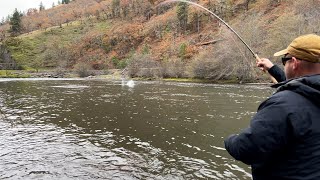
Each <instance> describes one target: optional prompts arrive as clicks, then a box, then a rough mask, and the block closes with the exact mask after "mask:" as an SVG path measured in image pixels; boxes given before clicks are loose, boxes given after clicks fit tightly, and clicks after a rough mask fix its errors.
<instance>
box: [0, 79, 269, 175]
mask: <svg viewBox="0 0 320 180" xmlns="http://www.w3.org/2000/svg"><path fill="white" fill-rule="evenodd" d="M271 93H272V90H271V89H270V88H269V87H267V86H254V85H209V84H193V83H163V82H158V81H154V82H153V81H149V82H143V81H138V82H137V81H136V82H135V85H134V86H133V87H128V86H126V84H125V83H122V82H121V81H106V80H80V79H64V80H63V79H56V80H49V79H46V80H40V79H24V80H11V79H1V80H0V108H1V115H0V179H99V178H100V179H159V180H160V179H168V180H171V179H235V180H238V179H239V180H242V179H251V174H250V168H249V167H248V166H247V165H245V164H243V163H241V162H237V161H235V160H234V159H233V158H232V157H231V156H230V155H229V154H228V153H227V152H226V150H225V149H224V144H223V140H224V139H225V138H226V137H227V136H229V135H230V134H233V133H239V132H240V131H241V129H243V128H245V127H247V126H248V123H249V120H250V118H251V117H252V116H253V115H254V113H255V111H256V109H257V107H258V105H259V103H260V102H262V101H263V100H264V99H265V98H267V97H268V96H269V95H270V94H271Z"/></svg>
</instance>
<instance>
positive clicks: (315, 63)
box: [225, 34, 320, 180]
mask: <svg viewBox="0 0 320 180" xmlns="http://www.w3.org/2000/svg"><path fill="white" fill-rule="evenodd" d="M275 56H283V58H282V62H283V64H284V71H285V76H286V79H288V80H286V81H283V82H281V83H279V84H277V85H276V86H277V87H278V89H277V91H276V92H275V93H274V94H273V95H272V96H271V97H270V98H268V99H267V100H265V101H264V102H263V103H261V104H260V106H259V108H258V111H257V113H256V115H255V116H254V117H253V118H252V120H251V123H250V126H249V127H248V128H247V129H245V130H244V131H243V132H241V133H240V134H239V135H231V136H230V137H229V138H227V139H226V140H225V147H226V149H227V151H228V152H229V153H230V155H231V156H233V157H234V158H235V159H237V160H240V161H242V162H244V163H246V164H248V165H251V167H252V176H253V179H254V180H261V179H263V180H264V179H266V180H270V179H271V180H283V179H290V180H294V179H299V180H301V179H308V180H319V179H320V36H317V35H314V34H309V35H304V36H300V37H298V38H296V39H295V40H293V41H292V43H291V44H290V45H289V46H288V47H287V48H286V49H284V50H282V51H279V52H277V53H275Z"/></svg>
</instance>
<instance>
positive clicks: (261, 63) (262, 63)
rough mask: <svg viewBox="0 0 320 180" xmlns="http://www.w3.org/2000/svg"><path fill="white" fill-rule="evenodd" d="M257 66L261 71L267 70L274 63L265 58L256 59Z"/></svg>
mask: <svg viewBox="0 0 320 180" xmlns="http://www.w3.org/2000/svg"><path fill="white" fill-rule="evenodd" d="M256 63H257V67H259V68H260V69H261V70H262V71H268V70H269V69H270V68H271V67H272V66H273V65H274V64H273V63H272V62H271V61H270V60H269V59H267V58H261V59H257V61H256Z"/></svg>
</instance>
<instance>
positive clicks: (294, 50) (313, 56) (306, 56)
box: [274, 34, 320, 63]
mask: <svg viewBox="0 0 320 180" xmlns="http://www.w3.org/2000/svg"><path fill="white" fill-rule="evenodd" d="M285 54H290V55H292V56H294V57H296V58H297V59H301V60H304V61H310V62H313V63H320V36H318V35H315V34H307V35H303V36H299V37H297V38H296V39H294V40H293V41H292V42H291V43H290V44H289V46H288V47H287V48H286V49H284V50H282V51H279V52H276V53H275V54H274V56H282V55H285Z"/></svg>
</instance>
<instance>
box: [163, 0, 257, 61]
mask: <svg viewBox="0 0 320 180" xmlns="http://www.w3.org/2000/svg"><path fill="white" fill-rule="evenodd" d="M172 2H184V3H188V4H192V5H194V6H197V7H199V8H201V9H203V10H205V11H207V12H208V13H210V14H211V15H213V16H214V17H216V18H217V19H218V20H219V21H220V22H222V23H223V24H224V25H226V26H227V28H229V29H230V30H231V31H232V32H233V33H234V34H235V35H236V36H237V37H238V38H239V40H240V41H241V42H242V43H243V44H244V45H245V46H246V47H247V48H248V49H249V51H250V52H251V53H252V55H253V57H255V58H256V59H260V58H259V57H258V55H257V54H256V53H255V52H254V51H253V50H252V48H251V47H250V46H249V45H248V44H247V43H246V42H245V41H244V40H243V38H242V37H241V36H240V35H239V34H238V33H237V32H236V31H235V30H234V29H233V28H232V27H231V26H230V25H229V24H228V23H226V22H225V21H224V20H223V19H221V18H220V17H219V16H218V15H216V14H215V13H213V12H212V11H210V10H209V9H207V8H205V7H203V6H201V5H200V4H197V3H195V2H192V1H187V0H166V1H164V2H162V3H160V4H159V5H158V6H160V5H163V4H168V3H172Z"/></svg>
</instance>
